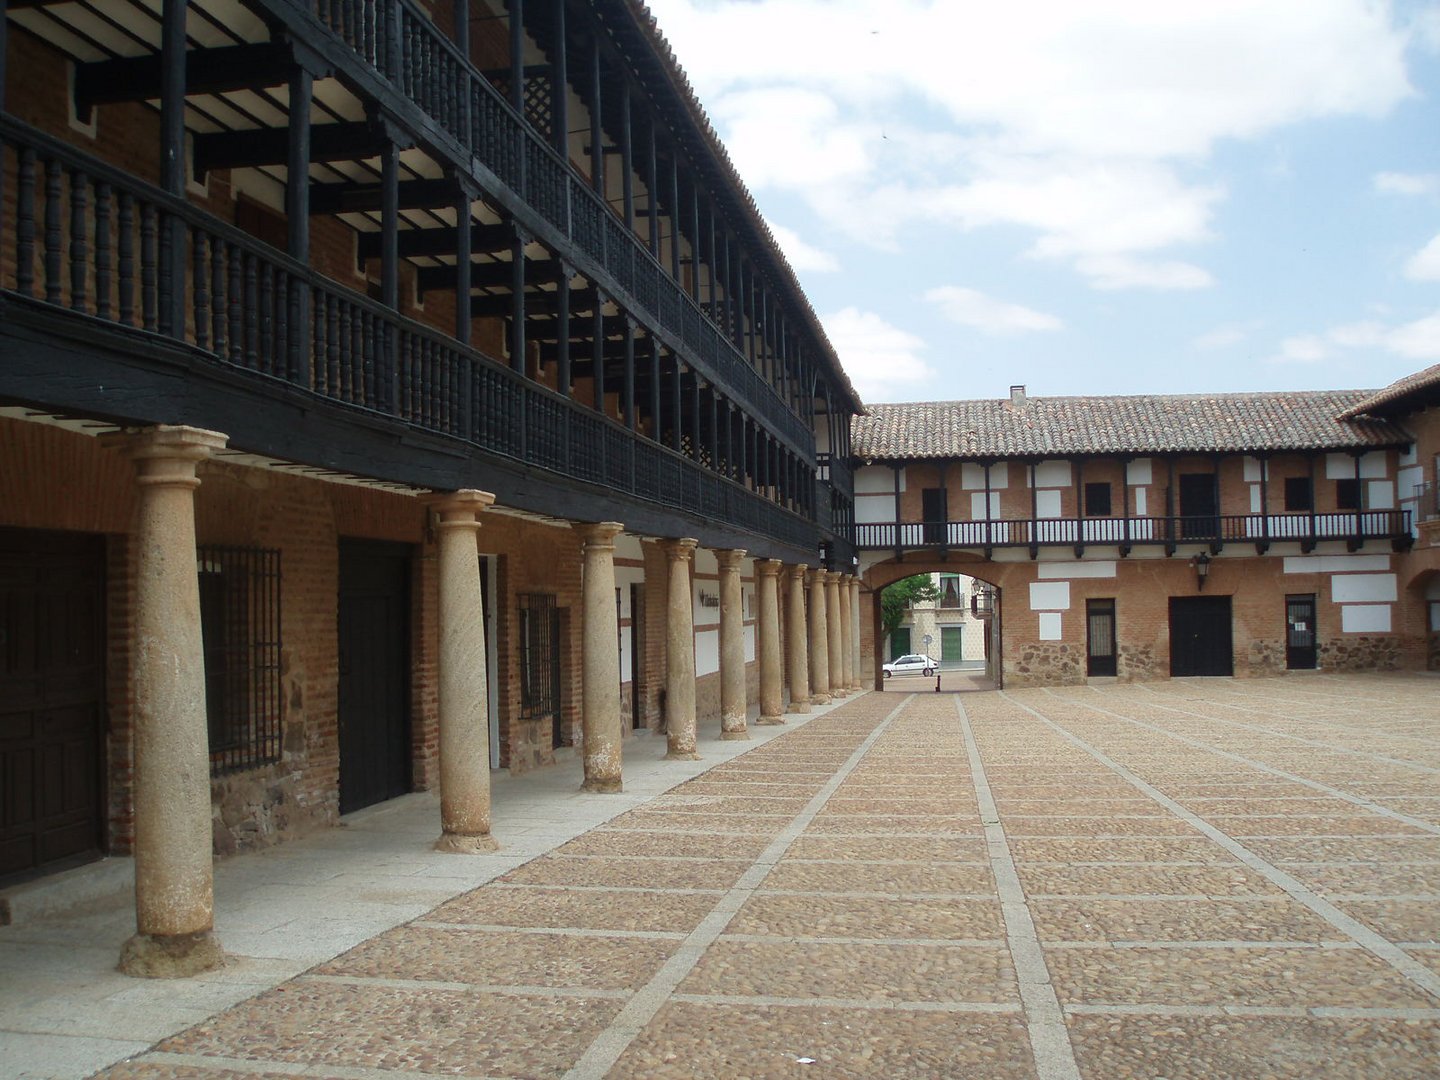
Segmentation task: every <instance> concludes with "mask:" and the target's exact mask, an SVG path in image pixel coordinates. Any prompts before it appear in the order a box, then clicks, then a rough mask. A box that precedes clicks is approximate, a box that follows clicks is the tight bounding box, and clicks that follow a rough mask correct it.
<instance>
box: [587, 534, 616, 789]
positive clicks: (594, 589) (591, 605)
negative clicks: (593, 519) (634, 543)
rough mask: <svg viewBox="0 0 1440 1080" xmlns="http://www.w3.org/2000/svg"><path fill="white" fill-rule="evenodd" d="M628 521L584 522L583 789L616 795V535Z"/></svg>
mask: <svg viewBox="0 0 1440 1080" xmlns="http://www.w3.org/2000/svg"><path fill="white" fill-rule="evenodd" d="M624 528H625V526H624V525H623V524H621V523H620V522H618V521H602V522H600V523H599V524H596V525H591V524H580V525H576V526H575V529H576V530H577V531H578V532H579V533H580V535H581V536H583V537H584V538H585V580H584V585H583V592H582V597H583V603H584V608H585V610H584V613H583V616H582V618H583V622H584V628H583V630H582V635H583V638H582V641H581V682H582V685H583V688H584V689H583V691H582V696H583V698H584V712H583V713H582V714H581V718H580V732H581V742H582V744H583V745H582V754H583V757H584V761H585V782H584V783H583V784H581V785H580V790H581V791H593V792H597V793H599V794H606V795H609V794H614V793H615V792H618V791H622V790H624V782H623V780H622V779H621V775H620V767H621V760H622V753H623V751H622V749H621V738H622V735H621V727H620V653H619V650H618V649H617V648H616V644H615V643H616V641H617V640H618V638H619V634H620V622H619V617H618V615H617V614H616V612H615V537H616V536H617V535H619V534H620V533H621V532H622V531H623V530H624Z"/></svg>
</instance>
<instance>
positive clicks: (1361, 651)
mask: <svg viewBox="0 0 1440 1080" xmlns="http://www.w3.org/2000/svg"><path fill="white" fill-rule="evenodd" d="M1320 667H1321V668H1322V669H1324V670H1325V671H1398V670H1400V667H1401V643H1400V641H1399V639H1397V638H1395V637H1380V636H1379V635H1371V634H1347V635H1345V636H1344V637H1337V638H1331V639H1330V640H1329V641H1322V642H1321V643H1320Z"/></svg>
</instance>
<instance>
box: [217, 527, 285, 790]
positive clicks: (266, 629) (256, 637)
mask: <svg viewBox="0 0 1440 1080" xmlns="http://www.w3.org/2000/svg"><path fill="white" fill-rule="evenodd" d="M196 558H197V561H198V564H199V569H200V633H201V636H202V637H203V639H204V655H205V714H206V719H207V721H208V725H209V732H210V774H211V775H212V776H218V775H220V774H221V773H227V772H235V771H236V770H239V769H249V768H253V767H255V766H256V765H264V764H266V763H268V762H272V761H279V760H280V708H281V705H280V702H281V697H280V552H279V551H276V550H271V549H265V548H242V547H216V546H209V545H205V546H201V547H199V548H198V549H197V550H196Z"/></svg>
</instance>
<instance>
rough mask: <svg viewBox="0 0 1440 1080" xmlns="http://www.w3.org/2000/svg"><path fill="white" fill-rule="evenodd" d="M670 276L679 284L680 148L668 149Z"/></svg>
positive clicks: (680, 280)
mask: <svg viewBox="0 0 1440 1080" xmlns="http://www.w3.org/2000/svg"><path fill="white" fill-rule="evenodd" d="M670 274H671V276H672V277H674V279H675V281H676V283H677V284H678V283H681V282H682V278H681V272H680V148H679V147H677V146H674V145H672V146H671V147H670Z"/></svg>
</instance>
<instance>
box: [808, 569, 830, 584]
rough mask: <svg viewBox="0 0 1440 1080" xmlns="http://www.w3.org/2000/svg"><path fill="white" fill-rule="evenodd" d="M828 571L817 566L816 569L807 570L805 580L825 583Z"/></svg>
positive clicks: (812, 582) (811, 582)
mask: <svg viewBox="0 0 1440 1080" xmlns="http://www.w3.org/2000/svg"><path fill="white" fill-rule="evenodd" d="M827 573H829V571H827V570H824V569H822V568H821V567H818V566H817V567H816V568H815V569H814V570H810V571H807V572H806V574H805V580H806V581H808V582H809V583H810V584H811V585H824V584H825V575H826V574H827Z"/></svg>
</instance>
